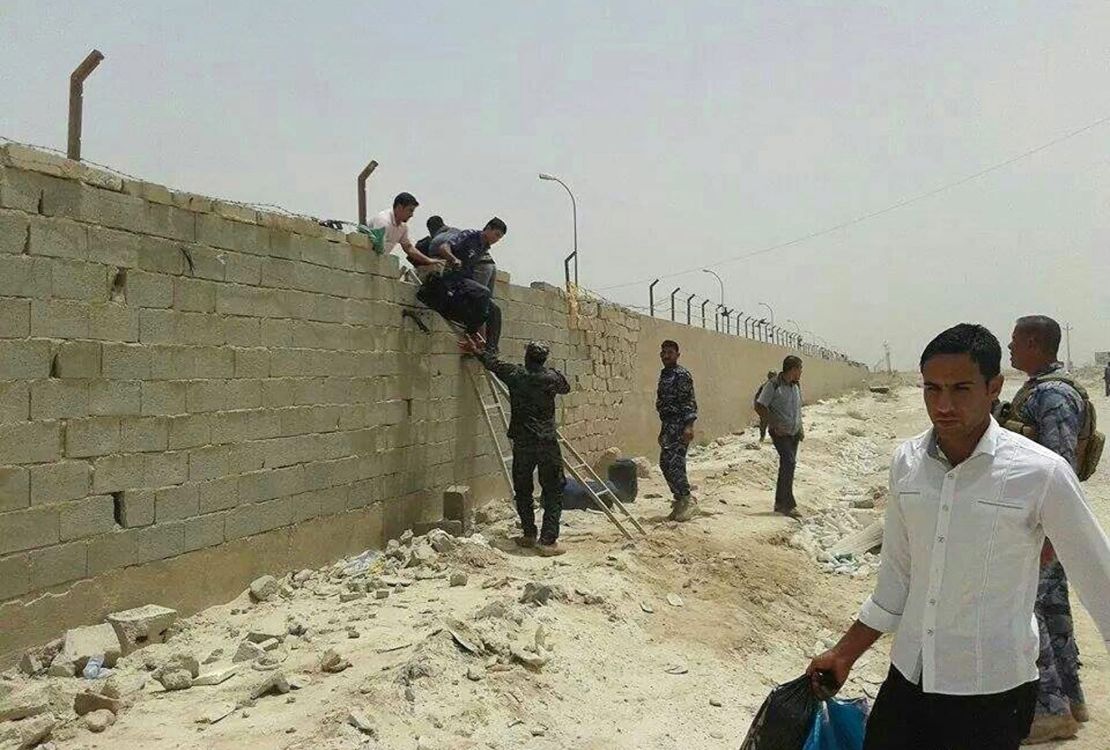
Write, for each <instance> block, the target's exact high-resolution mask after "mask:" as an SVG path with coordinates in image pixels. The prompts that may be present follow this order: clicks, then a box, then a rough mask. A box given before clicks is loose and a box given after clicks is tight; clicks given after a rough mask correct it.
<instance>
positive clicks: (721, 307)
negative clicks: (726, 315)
mask: <svg viewBox="0 0 1110 750" xmlns="http://www.w3.org/2000/svg"><path fill="white" fill-rule="evenodd" d="M727 309H728V308H727V307H725V306H724V305H717V333H720V332H721V311H722V310H727Z"/></svg>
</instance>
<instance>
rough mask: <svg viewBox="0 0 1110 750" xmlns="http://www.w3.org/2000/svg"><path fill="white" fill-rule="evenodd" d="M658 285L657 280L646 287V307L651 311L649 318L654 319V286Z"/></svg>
mask: <svg viewBox="0 0 1110 750" xmlns="http://www.w3.org/2000/svg"><path fill="white" fill-rule="evenodd" d="M658 283H659V279H656V280H655V281H653V282H651V284H649V285H648V306H649V307H650V309H651V317H653V318H654V317H655V285H656V284H658Z"/></svg>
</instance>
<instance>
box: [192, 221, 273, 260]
mask: <svg viewBox="0 0 1110 750" xmlns="http://www.w3.org/2000/svg"><path fill="white" fill-rule="evenodd" d="M196 232H197V236H196V239H197V242H199V243H200V244H202V245H209V246H211V247H219V248H223V249H225V250H238V251H239V252H244V253H250V254H252V255H269V252H270V234H269V232H270V230H268V229H266V228H265V227H260V226H257V225H255V224H244V223H241V222H238V221H229V220H227V219H224V218H223V217H220V216H217V215H216V214H197V215H196Z"/></svg>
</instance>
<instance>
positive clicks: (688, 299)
mask: <svg viewBox="0 0 1110 750" xmlns="http://www.w3.org/2000/svg"><path fill="white" fill-rule="evenodd" d="M697 296H698V295H696V294H691V295H690V296H689V297H687V298H686V325H690V301H691V300H692V299H694V297H697Z"/></svg>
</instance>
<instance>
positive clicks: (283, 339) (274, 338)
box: [259, 320, 293, 348]
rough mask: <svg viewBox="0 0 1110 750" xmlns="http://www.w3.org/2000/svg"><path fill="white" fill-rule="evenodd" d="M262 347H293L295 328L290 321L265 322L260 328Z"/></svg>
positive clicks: (261, 323) (262, 322)
mask: <svg viewBox="0 0 1110 750" xmlns="http://www.w3.org/2000/svg"><path fill="white" fill-rule="evenodd" d="M259 336H260V342H261V344H262V346H266V347H270V348H273V347H278V346H293V327H292V326H291V325H290V324H289V321H288V320H263V321H261V322H260V326H259Z"/></svg>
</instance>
